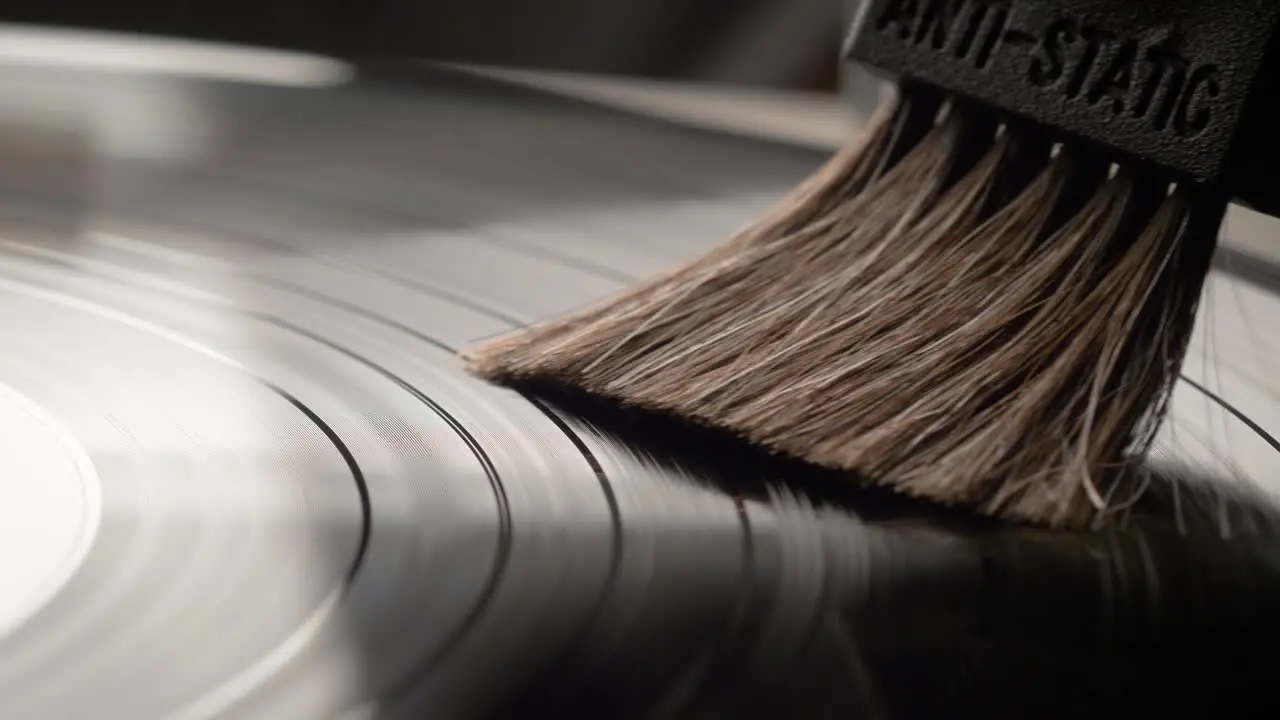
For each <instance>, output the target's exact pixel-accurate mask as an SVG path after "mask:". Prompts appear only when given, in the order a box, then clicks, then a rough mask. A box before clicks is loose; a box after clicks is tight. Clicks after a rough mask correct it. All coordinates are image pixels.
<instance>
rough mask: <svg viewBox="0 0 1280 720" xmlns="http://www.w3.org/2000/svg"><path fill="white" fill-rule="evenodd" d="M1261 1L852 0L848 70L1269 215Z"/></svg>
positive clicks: (1270, 17)
mask: <svg viewBox="0 0 1280 720" xmlns="http://www.w3.org/2000/svg"><path fill="white" fill-rule="evenodd" d="M1278 25H1280V3H1277V2H1275V0H1054V1H1052V2H1050V1H1047V0H866V2H864V3H863V6H862V8H861V11H860V13H859V15H858V17H857V18H856V20H855V22H854V26H853V29H852V32H851V34H850V37H849V41H848V44H847V54H848V57H849V58H850V59H852V60H854V61H857V62H860V63H864V64H866V65H868V66H870V67H873V68H877V69H879V70H881V71H884V72H888V73H890V74H892V75H895V76H898V77H900V78H908V79H912V80H915V81H919V82H923V83H926V84H930V85H934V86H936V87H938V88H940V89H943V90H945V91H947V92H950V93H954V94H957V95H961V96H965V97H968V98H970V99H972V100H977V101H980V102H983V103H987V104H989V105H991V106H994V107H996V108H999V109H1000V110H1003V111H1006V112H1009V113H1012V114H1014V115H1018V116H1021V117H1023V118H1027V119H1030V120H1032V121H1035V122H1038V123H1040V124H1042V125H1045V126H1047V127H1051V128H1054V129H1056V130H1058V131H1060V132H1061V133H1062V134H1063V135H1064V136H1065V137H1069V138H1077V139H1085V140H1087V141H1091V142H1094V143H1099V144H1101V145H1103V146H1105V147H1107V148H1109V149H1110V150H1112V151H1114V152H1116V153H1120V154H1123V155H1127V156H1130V157H1132V158H1135V159H1138V160H1142V161H1146V162H1149V163H1153V164H1156V165H1159V166H1162V167H1164V168H1167V169H1169V170H1170V171H1172V172H1173V173H1176V174H1177V175H1179V176H1182V177H1184V178H1189V179H1192V180H1195V181H1200V182H1205V183H1212V184H1214V185H1216V186H1218V187H1219V188H1220V189H1222V190H1223V191H1224V192H1227V193H1229V194H1230V195H1232V196H1233V197H1235V198H1236V199H1238V200H1239V201H1240V202H1242V203H1244V204H1246V205H1251V206H1253V207H1255V208H1256V209H1258V210H1260V211H1263V212H1267V213H1269V214H1273V215H1275V214H1280V187H1277V185H1276V183H1274V182H1272V180H1271V177H1270V175H1271V173H1272V170H1271V168H1272V167H1274V165H1275V162H1276V160H1277V159H1280V157H1278V156H1280V142H1277V141H1276V140H1274V139H1273V133H1274V126H1275V122H1276V120H1277V119H1278V118H1280V113H1278V111H1277V110H1275V109H1274V105H1275V103H1276V97H1275V96H1276V90H1277V89H1280V87H1277V82H1278V79H1277V75H1276V71H1275V66H1276V63H1277V62H1280V60H1278V59H1277V57H1276V56H1277V55H1278V54H1280V46H1278V44H1277V42H1276V40H1275V35H1276V30H1277V27H1278Z"/></svg>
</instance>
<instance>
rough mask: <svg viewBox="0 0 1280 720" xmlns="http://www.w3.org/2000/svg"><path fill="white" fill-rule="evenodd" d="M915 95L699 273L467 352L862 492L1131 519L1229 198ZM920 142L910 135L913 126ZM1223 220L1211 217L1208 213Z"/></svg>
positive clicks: (500, 375)
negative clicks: (733, 440) (677, 421)
mask: <svg viewBox="0 0 1280 720" xmlns="http://www.w3.org/2000/svg"><path fill="white" fill-rule="evenodd" d="M910 104H911V103H910V102H904V103H899V104H898V105H896V106H894V107H892V108H891V109H889V110H887V111H885V112H883V113H882V114H881V115H880V116H879V118H878V119H877V120H876V121H875V122H874V123H873V124H872V127H871V128H870V129H869V131H868V133H867V134H866V136H865V138H864V139H863V140H861V141H859V142H856V143H854V144H852V145H851V146H850V147H849V148H846V149H845V150H844V151H842V152H841V153H840V154H838V155H837V156H836V157H835V158H833V160H832V161H831V162H829V163H828V164H827V165H826V166H825V167H824V168H823V169H822V170H821V171H819V172H818V173H817V174H815V175H814V176H813V178H811V179H810V180H809V181H808V182H806V183H805V184H804V185H802V186H801V187H800V188H798V189H797V191H796V192H795V193H794V194H793V195H792V196H791V197H790V198H788V199H787V200H786V201H785V202H783V203H782V204H780V206H779V207H778V208H777V209H776V210H775V211H774V212H773V213H772V214H770V215H769V216H767V217H766V218H764V219H762V220H761V221H759V222H758V223H756V224H755V225H753V226H751V227H749V228H747V229H746V230H744V231H743V232H742V233H740V234H739V235H737V236H736V237H734V238H732V239H730V240H729V241H728V242H726V243H725V244H723V245H721V246H720V247H718V248H717V249H715V250H713V251H711V252H710V253H708V254H707V255H705V256H703V257H702V258H699V259H697V260H695V261H693V262H692V263H690V264H688V265H686V266H684V267H681V268H679V269H677V270H675V271H674V272H672V273H669V274H667V275H665V276H663V277H660V278H657V279H655V280H652V281H650V282H648V283H645V284H642V285H640V286H638V287H636V288H634V289H632V290H631V291H629V292H627V293H625V294H623V295H621V296H619V297H616V298H612V299H610V300H608V301H606V302H604V303H601V304H599V305H597V306H595V307H593V308H590V309H588V310H586V311H583V312H581V313H578V314H576V315H574V316H572V317H568V318H565V319H561V320H558V321H554V322H551V323H548V324H545V325H543V326H539V327H534V328H531V329H528V330H525V331H522V332H520V333H518V334H516V335H515V336H513V337H509V338H505V339H503V340H500V341H498V342H496V343H493V344H490V345H488V346H485V347H481V348H478V349H476V350H473V351H471V352H470V353H469V354H468V361H469V367H470V369H471V371H472V372H473V373H475V374H477V375H479V376H481V377H483V378H486V379H489V380H491V381H494V382H499V383H504V384H510V385H516V386H521V385H529V384H537V385H546V384H550V385H556V386H563V387H570V388H575V389H578V390H583V391H586V392H589V393H592V394H595V395H598V396H603V397H606V398H610V399H612V400H614V401H617V402H620V403H624V404H627V405H632V406H638V407H642V408H646V409H650V410H654V411H660V412H664V413H669V414H674V415H677V416H680V417H682V418H685V419H687V420H692V421H694V422H697V423H701V424H704V425H707V426H711V427H716V428H720V429H724V430H728V431H731V432H733V433H735V434H737V435H739V436H741V437H743V438H745V439H747V440H749V441H751V442H754V443H756V444H758V445H761V446H763V447H765V448H767V449H770V450H772V451H775V452H778V453H781V454H785V455H788V456H792V457H796V458H800V459H803V460H806V461H808V462H811V463H815V464H817V465H821V466H824V467H828V468H835V469H839V470H845V471H849V472H850V473H851V477H856V478H857V479H859V480H860V481H864V482H874V483H878V484H882V485H885V486H888V487H891V488H894V489H896V490H898V491H901V492H903V493H906V494H909V495H912V496H915V497H920V498H925V499H928V500H932V501H935V502H939V503H943V504H946V505H952V506H956V505H958V506H963V507H966V508H969V509H971V510H973V511H976V512H979V513H982V514H986V515H993V516H997V517H1002V518H1006V519H1014V520H1019V521H1029V522H1033V523H1038V524H1043V525H1048V526H1052V527H1084V526H1087V525H1090V524H1097V523H1099V522H1100V521H1105V520H1107V519H1108V518H1111V517H1113V516H1115V515H1117V514H1119V513H1122V512H1123V511H1124V510H1125V509H1126V508H1128V507H1130V506H1131V505H1132V504H1133V502H1134V500H1135V499H1136V497H1137V496H1138V495H1139V494H1140V493H1141V491H1142V489H1143V487H1144V474H1143V472H1142V467H1141V462H1142V459H1143V457H1144V455H1145V452H1146V450H1147V448H1148V446H1149V444H1150V442H1151V439H1152V437H1153V435H1154V432H1155V430H1156V428H1157V427H1158V424H1159V421H1160V419H1161V416H1162V414H1163V410H1164V405H1165V400H1166V398H1167V396H1168V393H1169V390H1170V388H1171V385H1172V383H1173V382H1174V380H1175V379H1176V376H1177V371H1178V368H1179V366H1180V364H1181V359H1182V355H1183V353H1184V351H1185V348H1186V345H1187V342H1188V339H1189V336H1190V330H1191V325H1192V323H1193V320H1194V316H1195V306H1196V302H1197V299H1198V297H1199V294H1200V288H1201V285H1202V283H1203V281H1204V277H1205V274H1206V272H1207V270H1208V265H1209V258H1210V256H1211V254H1212V245H1213V238H1214V229H1215V225H1214V223H1215V222H1216V219H1215V217H1220V213H1221V203H1220V202H1219V201H1217V200H1213V201H1205V200H1203V199H1201V198H1199V197H1197V196H1196V195H1195V193H1194V191H1193V190H1190V189H1183V188H1178V189H1175V190H1173V191H1172V192H1168V187H1169V183H1168V180H1167V179H1166V178H1162V177H1158V176H1155V175H1153V174H1152V173H1151V171H1146V170H1138V169H1134V168H1128V167H1121V168H1120V170H1119V171H1118V172H1114V173H1111V172H1109V170H1110V167H1109V163H1106V162H1102V161H1099V160H1098V159H1097V158H1096V157H1094V156H1092V155H1091V154H1089V153H1085V152H1083V151H1079V150H1078V149H1073V148H1071V147H1066V148H1062V149H1061V150H1056V149H1055V150H1054V151H1053V152H1051V147H1050V143H1048V142H1047V141H1046V140H1045V139H1044V138H1043V137H1040V136H1039V135H1038V134H1037V133H1034V132H1030V131H1027V130H1026V129H1025V128H1017V127H1012V126H1010V127H1004V126H1001V127H1000V129H999V132H997V131H996V123H995V122H992V121H990V119H989V118H988V117H987V114H986V113H984V112H982V111H975V110H973V109H968V108H964V107H960V106H955V105H953V106H951V107H950V109H949V112H947V113H945V117H942V119H939V120H937V122H936V123H933V120H934V117H935V115H936V106H932V107H931V106H929V105H928V104H927V103H917V106H916V107H908V106H909V105H910ZM921 117H924V118H925V119H926V120H927V121H929V122H928V123H926V125H928V124H932V127H931V128H929V127H927V128H926V129H927V132H926V133H922V134H923V137H920V136H919V134H917V135H916V136H915V137H911V136H910V133H904V130H903V128H904V123H909V122H910V121H911V118H914V122H916V123H917V124H919V122H920V118H921ZM1203 217H1208V218H1209V220H1208V221H1206V222H1201V221H1198V220H1197V219H1198V218H1203Z"/></svg>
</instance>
